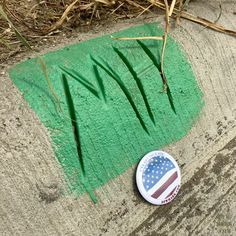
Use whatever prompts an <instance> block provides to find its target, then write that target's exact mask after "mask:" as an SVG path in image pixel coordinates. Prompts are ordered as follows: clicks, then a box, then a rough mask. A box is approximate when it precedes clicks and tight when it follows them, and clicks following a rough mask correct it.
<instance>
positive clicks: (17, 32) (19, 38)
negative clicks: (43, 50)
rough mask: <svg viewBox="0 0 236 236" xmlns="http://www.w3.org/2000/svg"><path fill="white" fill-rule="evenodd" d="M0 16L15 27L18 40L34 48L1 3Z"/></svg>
mask: <svg viewBox="0 0 236 236" xmlns="http://www.w3.org/2000/svg"><path fill="white" fill-rule="evenodd" d="M0 16H1V17H2V18H3V19H4V20H6V21H7V22H8V24H9V25H10V26H11V28H12V29H14V31H15V34H16V37H17V38H18V40H19V41H20V42H21V43H22V44H23V45H25V46H26V47H28V48H29V49H30V50H32V48H31V46H30V44H29V43H28V41H27V40H26V39H25V38H24V36H23V35H22V34H21V33H20V32H19V31H18V29H17V28H16V27H15V26H14V25H13V23H12V22H11V21H10V19H9V18H8V16H7V14H6V13H5V11H4V10H3V8H2V6H1V5H0Z"/></svg>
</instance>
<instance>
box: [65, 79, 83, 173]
mask: <svg viewBox="0 0 236 236" xmlns="http://www.w3.org/2000/svg"><path fill="white" fill-rule="evenodd" d="M62 85H63V89H64V92H65V97H66V103H67V107H68V111H69V115H70V119H71V124H72V128H73V135H74V140H75V143H76V148H77V153H78V159H79V162H80V166H81V169H82V172H83V174H85V168H84V160H83V156H82V152H81V143H80V136H79V126H78V122H77V118H76V113H75V106H74V102H73V99H72V96H71V93H70V88H69V84H68V82H67V79H66V76H65V74H62Z"/></svg>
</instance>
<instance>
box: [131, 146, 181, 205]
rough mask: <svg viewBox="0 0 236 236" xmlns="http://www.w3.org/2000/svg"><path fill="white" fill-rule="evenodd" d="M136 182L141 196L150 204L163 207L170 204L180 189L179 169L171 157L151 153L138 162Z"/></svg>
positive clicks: (155, 152) (159, 153)
mask: <svg viewBox="0 0 236 236" xmlns="http://www.w3.org/2000/svg"><path fill="white" fill-rule="evenodd" d="M136 182H137V186H138V189H139V191H140V193H141V195H142V196H143V197H144V198H145V199H146V200H147V201H148V202H150V203H152V204H155V205H164V204H167V203H169V202H171V201H172V200H173V199H174V198H175V197H176V195H177V193H178V192H179V189H180V182H181V176H180V169H179V166H178V164H177V162H176V161H175V160H174V158H173V157H172V156H170V155H169V154H168V153H166V152H163V151H152V152H150V153H148V154H147V155H145V156H144V157H143V158H142V160H141V161H140V163H139V165H138V168H137V173H136Z"/></svg>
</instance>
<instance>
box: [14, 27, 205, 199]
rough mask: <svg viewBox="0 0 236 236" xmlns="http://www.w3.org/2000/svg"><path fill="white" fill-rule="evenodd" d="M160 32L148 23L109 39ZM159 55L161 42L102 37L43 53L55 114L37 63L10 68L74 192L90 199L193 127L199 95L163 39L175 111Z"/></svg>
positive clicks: (176, 50)
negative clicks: (45, 130)
mask: <svg viewBox="0 0 236 236" xmlns="http://www.w3.org/2000/svg"><path fill="white" fill-rule="evenodd" d="M162 34H163V32H162V30H161V29H159V28H157V27H156V24H148V25H142V26H137V27H133V28H130V29H127V30H124V31H121V32H118V33H115V34H113V35H114V36H116V37H120V36H130V37H134V36H135V37H137V36H140V37H141V36H151V35H153V36H154V35H162ZM114 49H116V50H114ZM160 52H161V42H159V41H154V40H153V41H152V40H150V41H145V42H142V43H141V44H140V42H136V41H122V42H120V41H112V40H111V38H110V35H106V36H103V37H100V38H95V39H92V40H89V41H86V42H82V43H79V44H76V45H72V46H69V47H65V48H63V49H61V50H59V51H56V52H51V53H47V54H46V55H44V56H43V59H44V62H45V64H46V66H47V73H48V78H49V79H50V81H51V84H52V86H53V88H54V91H55V92H56V94H57V96H58V98H59V100H60V105H61V109H62V112H60V111H59V110H58V109H57V105H56V101H55V98H54V96H53V95H52V93H51V92H50V90H49V88H48V84H47V81H46V80H45V78H44V73H43V72H42V70H41V68H40V65H38V64H37V59H31V60H28V61H26V62H24V63H22V64H19V65H16V66H15V67H13V68H12V69H11V70H10V77H11V79H12V80H13V82H14V83H15V84H16V86H17V87H18V88H19V89H20V91H21V92H22V93H23V96H24V98H25V99H26V100H27V101H28V103H29V104H30V106H31V107H32V109H33V110H34V111H35V112H36V114H37V115H38V117H39V118H40V120H41V121H42V123H43V124H44V125H45V126H46V127H47V128H48V130H49V131H50V133H51V137H52V141H53V147H54V151H55V154H56V157H57V159H58V161H59V163H60V164H61V166H62V167H63V170H64V172H65V177H66V180H67V183H68V185H69V187H70V190H71V191H72V192H74V193H77V194H81V193H83V192H89V193H90V195H91V197H94V201H96V199H95V196H94V195H93V191H94V189H96V188H98V187H99V186H101V185H103V184H105V183H106V182H108V181H109V180H110V179H112V178H115V177H116V176H118V175H119V174H121V173H123V172H124V171H125V170H127V169H128V168H129V167H130V166H132V165H133V164H135V163H137V162H138V161H139V160H140V158H141V157H142V156H143V155H144V154H145V153H147V152H149V151H151V150H154V149H160V148H161V147H163V146H165V145H167V144H169V143H172V142H175V141H177V140H179V139H180V138H182V137H184V136H185V135H186V134H187V132H188V131H189V130H190V129H191V126H192V125H193V122H194V121H195V120H196V119H197V117H198V114H199V112H200V110H201V108H202V106H203V101H202V93H201V91H200V89H199V87H198V85H197V83H196V81H195V78H194V75H193V73H192V70H191V67H190V65H189V63H188V62H187V60H186V58H185V56H184V54H183V53H182V51H181V49H180V47H179V46H178V45H177V43H176V42H175V41H174V40H173V39H172V38H170V37H169V38H168V42H167V48H166V54H165V75H166V77H167V79H168V84H169V86H170V89H171V95H172V99H173V104H174V108H175V112H176V113H174V112H173V109H172V107H171V105H170V102H169V98H168V96H167V94H166V93H163V92H161V91H162V88H163V85H162V78H161V76H160V73H159V70H158V66H159V64H158V63H159V60H160ZM153 55H154V56H153ZM155 60H156V61H155ZM68 70H69V73H71V75H70V74H68ZM62 73H64V74H66V76H67V77H66V78H67V82H68V84H69V88H70V94H71V97H70V98H69V103H71V99H72V100H73V107H74V109H73V112H72V113H73V116H74V117H76V120H77V121H78V122H77V123H76V126H78V127H77V128H78V130H79V143H80V152H81V153H80V154H81V156H82V157H83V168H84V173H85V175H84V174H83V171H82V167H81V160H79V159H78V150H77V146H76V140H75V137H74V132H73V130H74V127H73V126H75V124H73V122H71V118H70V117H71V116H70V115H69V114H70V113H71V111H70V110H69V107H68V97H67V98H66V97H65V93H64V88H63V84H62V82H61V78H62ZM64 82H65V81H64ZM144 96H145V97H144ZM138 116H140V117H138ZM154 121H155V122H154ZM141 123H142V124H141ZM144 127H145V128H144ZM145 129H146V130H145Z"/></svg>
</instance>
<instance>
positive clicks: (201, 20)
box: [148, 0, 236, 36]
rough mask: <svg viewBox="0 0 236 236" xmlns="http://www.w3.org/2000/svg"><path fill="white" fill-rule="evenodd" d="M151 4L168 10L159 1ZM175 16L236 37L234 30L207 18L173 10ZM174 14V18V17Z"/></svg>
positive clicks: (154, 0) (155, 0) (152, 1)
mask: <svg viewBox="0 0 236 236" xmlns="http://www.w3.org/2000/svg"><path fill="white" fill-rule="evenodd" d="M148 1H149V2H150V3H152V4H153V5H155V6H157V7H158V8H160V9H163V10H165V9H166V6H165V4H163V3H161V2H159V1H157V0H148ZM173 14H174V15H177V16H179V17H182V18H184V19H187V20H190V21H192V22H195V23H198V24H200V25H203V26H206V27H208V28H210V29H212V30H215V31H218V32H222V33H226V34H229V35H232V36H236V31H234V30H230V29H226V28H225V27H223V26H221V25H218V24H216V23H214V22H212V21H209V20H207V19H205V18H202V17H198V16H194V15H192V14H190V13H188V12H186V11H183V10H182V11H181V10H178V9H176V8H174V9H173ZM173 14H172V16H173Z"/></svg>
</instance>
